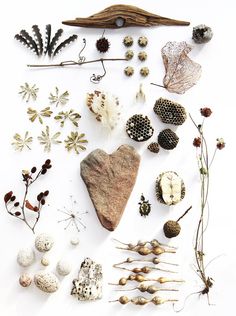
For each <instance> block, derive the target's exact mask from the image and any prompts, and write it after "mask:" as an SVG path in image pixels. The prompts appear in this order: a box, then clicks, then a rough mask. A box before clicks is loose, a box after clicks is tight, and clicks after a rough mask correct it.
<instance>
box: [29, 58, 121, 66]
mask: <svg viewBox="0 0 236 316" xmlns="http://www.w3.org/2000/svg"><path fill="white" fill-rule="evenodd" d="M121 60H127V59H126V58H100V59H94V60H88V61H73V60H68V61H62V62H60V63H58V64H45V65H36V64H35V65H27V67H30V68H43V67H45V68H46V67H64V66H76V65H77V66H81V65H84V64H91V63H98V62H100V63H103V62H104V61H121Z"/></svg>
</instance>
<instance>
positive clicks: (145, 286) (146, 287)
mask: <svg viewBox="0 0 236 316" xmlns="http://www.w3.org/2000/svg"><path fill="white" fill-rule="evenodd" d="M138 289H139V291H140V292H146V291H147V289H148V285H147V284H145V283H140V284H139V286H138Z"/></svg>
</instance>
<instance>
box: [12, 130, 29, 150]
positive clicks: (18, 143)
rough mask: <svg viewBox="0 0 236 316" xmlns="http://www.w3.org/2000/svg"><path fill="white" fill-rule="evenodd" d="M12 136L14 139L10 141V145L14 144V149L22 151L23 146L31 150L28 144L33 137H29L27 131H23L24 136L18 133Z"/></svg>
mask: <svg viewBox="0 0 236 316" xmlns="http://www.w3.org/2000/svg"><path fill="white" fill-rule="evenodd" d="M13 138H14V140H15V141H14V142H13V143H12V146H14V148H15V150H19V151H22V150H23V149H24V148H25V147H27V148H28V149H30V150H31V148H30V145H31V143H32V142H33V137H31V136H30V137H29V132H26V133H25V136H24V138H23V137H21V136H20V134H18V133H16V134H15V135H14V136H13Z"/></svg>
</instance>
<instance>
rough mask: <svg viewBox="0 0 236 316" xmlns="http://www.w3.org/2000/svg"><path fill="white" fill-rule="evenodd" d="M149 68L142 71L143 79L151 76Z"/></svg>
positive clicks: (143, 68)
mask: <svg viewBox="0 0 236 316" xmlns="http://www.w3.org/2000/svg"><path fill="white" fill-rule="evenodd" d="M149 72H150V71H149V68H148V67H142V68H141V69H140V75H141V76H142V77H147V76H148V75H149Z"/></svg>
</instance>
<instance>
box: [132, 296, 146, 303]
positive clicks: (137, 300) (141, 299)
mask: <svg viewBox="0 0 236 316" xmlns="http://www.w3.org/2000/svg"><path fill="white" fill-rule="evenodd" d="M131 302H132V303H133V304H135V305H145V304H147V303H148V302H149V301H148V300H147V299H146V298H145V297H142V296H138V297H134V298H132V299H131Z"/></svg>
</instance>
